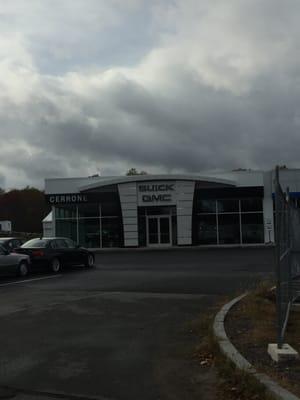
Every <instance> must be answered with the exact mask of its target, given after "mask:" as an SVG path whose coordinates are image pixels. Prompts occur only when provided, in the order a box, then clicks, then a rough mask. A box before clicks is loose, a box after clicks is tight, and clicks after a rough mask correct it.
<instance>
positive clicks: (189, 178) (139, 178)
mask: <svg viewBox="0 0 300 400" xmlns="http://www.w3.org/2000/svg"><path fill="white" fill-rule="evenodd" d="M159 180H164V181H171V180H176V181H195V182H196V181H204V182H212V183H220V184H224V185H231V186H236V185H237V182H236V181H234V180H230V179H222V178H217V177H213V176H198V175H165V174H164V175H132V176H124V177H123V176H121V177H114V178H107V179H106V178H104V179H103V178H102V179H99V180H98V181H96V182H93V183H90V184H88V185H82V186H80V187H79V188H78V189H79V191H80V192H81V191H85V190H91V189H96V188H98V187H102V186H108V185H115V184H122V183H129V182H145V181H159Z"/></svg>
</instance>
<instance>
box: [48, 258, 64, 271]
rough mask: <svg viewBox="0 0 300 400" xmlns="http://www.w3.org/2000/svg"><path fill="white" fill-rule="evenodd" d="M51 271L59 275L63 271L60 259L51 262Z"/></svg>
mask: <svg viewBox="0 0 300 400" xmlns="http://www.w3.org/2000/svg"><path fill="white" fill-rule="evenodd" d="M50 269H51V272H53V273H54V274H57V273H58V272H59V271H60V270H61V264H60V261H59V259H58V258H53V259H52V260H51V261H50Z"/></svg>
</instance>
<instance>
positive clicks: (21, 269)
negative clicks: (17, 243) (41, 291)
mask: <svg viewBox="0 0 300 400" xmlns="http://www.w3.org/2000/svg"><path fill="white" fill-rule="evenodd" d="M29 266H30V257H29V256H27V255H25V254H17V253H10V252H9V251H8V250H6V249H5V248H4V247H3V246H1V245H0V274H1V275H11V274H14V275H17V276H21V277H25V276H26V275H28V273H29Z"/></svg>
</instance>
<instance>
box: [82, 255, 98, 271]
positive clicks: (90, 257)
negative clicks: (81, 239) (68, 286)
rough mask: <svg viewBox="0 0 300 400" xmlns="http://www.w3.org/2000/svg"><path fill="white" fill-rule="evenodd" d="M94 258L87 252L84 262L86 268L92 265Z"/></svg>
mask: <svg viewBox="0 0 300 400" xmlns="http://www.w3.org/2000/svg"><path fill="white" fill-rule="evenodd" d="M94 263H95V260H94V256H93V254H88V255H87V258H86V262H85V264H84V265H85V266H86V267H87V268H92V267H93V266H94Z"/></svg>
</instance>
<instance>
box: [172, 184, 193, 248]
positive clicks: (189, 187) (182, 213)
mask: <svg viewBox="0 0 300 400" xmlns="http://www.w3.org/2000/svg"><path fill="white" fill-rule="evenodd" d="M176 187H177V207H176V208H177V243H178V244H179V245H189V244H192V213H193V198H194V190H195V182H184V181H177V185H176Z"/></svg>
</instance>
